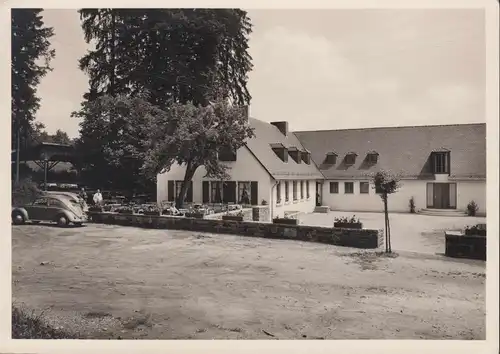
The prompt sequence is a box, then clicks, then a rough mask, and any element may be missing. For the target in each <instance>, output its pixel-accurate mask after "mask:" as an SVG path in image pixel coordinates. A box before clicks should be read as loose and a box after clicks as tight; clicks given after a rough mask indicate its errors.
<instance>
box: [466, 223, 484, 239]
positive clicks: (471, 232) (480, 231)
mask: <svg viewBox="0 0 500 354" xmlns="http://www.w3.org/2000/svg"><path fill="white" fill-rule="evenodd" d="M464 234H465V236H484V237H486V224H483V225H481V224H478V225H474V226H466V227H465V230H464Z"/></svg>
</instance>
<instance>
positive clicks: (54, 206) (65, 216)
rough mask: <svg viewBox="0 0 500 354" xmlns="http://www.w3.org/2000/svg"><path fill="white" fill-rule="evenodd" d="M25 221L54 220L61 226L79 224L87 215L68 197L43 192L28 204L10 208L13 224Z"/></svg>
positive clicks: (85, 219) (84, 220)
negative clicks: (43, 193)
mask: <svg viewBox="0 0 500 354" xmlns="http://www.w3.org/2000/svg"><path fill="white" fill-rule="evenodd" d="M27 221H31V222H33V223H39V222H40V221H48V222H55V223H57V225H59V226H61V227H63V226H67V225H69V224H70V223H73V224H74V225H80V226H81V225H82V224H83V223H84V222H86V221H87V216H86V215H85V212H84V211H83V209H82V207H81V206H80V204H78V203H75V202H74V201H72V199H70V197H68V196H64V195H56V194H50V195H47V194H45V195H42V196H40V197H39V198H36V199H35V200H34V201H33V202H32V203H30V204H27V205H22V206H16V207H14V208H13V209H12V222H13V223H14V224H16V225H19V224H24V223H25V222H27Z"/></svg>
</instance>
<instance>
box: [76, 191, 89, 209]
mask: <svg viewBox="0 0 500 354" xmlns="http://www.w3.org/2000/svg"><path fill="white" fill-rule="evenodd" d="M78 197H80V204H81V205H82V208H83V209H84V210H85V209H86V207H87V200H88V199H89V197H88V195H87V192H86V191H85V188H84V187H82V189H81V191H80V193H78Z"/></svg>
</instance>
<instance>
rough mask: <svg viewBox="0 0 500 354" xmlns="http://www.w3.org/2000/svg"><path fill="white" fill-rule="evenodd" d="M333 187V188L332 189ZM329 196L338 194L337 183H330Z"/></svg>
mask: <svg viewBox="0 0 500 354" xmlns="http://www.w3.org/2000/svg"><path fill="white" fill-rule="evenodd" d="M334 186H335V188H332V187H334ZM330 194H339V182H335V181H333V182H330Z"/></svg>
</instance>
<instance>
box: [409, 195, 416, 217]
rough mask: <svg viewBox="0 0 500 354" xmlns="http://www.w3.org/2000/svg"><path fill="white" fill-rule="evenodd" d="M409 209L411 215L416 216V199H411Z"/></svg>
mask: <svg viewBox="0 0 500 354" xmlns="http://www.w3.org/2000/svg"><path fill="white" fill-rule="evenodd" d="M409 207H410V214H415V207H416V206H415V198H413V197H411V198H410V203H409Z"/></svg>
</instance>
